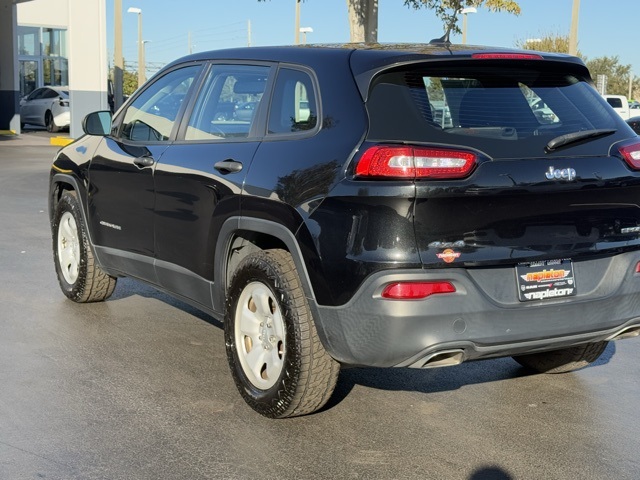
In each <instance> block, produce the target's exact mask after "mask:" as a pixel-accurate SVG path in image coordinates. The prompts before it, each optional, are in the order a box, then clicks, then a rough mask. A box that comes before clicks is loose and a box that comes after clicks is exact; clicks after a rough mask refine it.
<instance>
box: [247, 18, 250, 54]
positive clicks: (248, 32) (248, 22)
mask: <svg viewBox="0 0 640 480" xmlns="http://www.w3.org/2000/svg"><path fill="white" fill-rule="evenodd" d="M250 46H251V20H247V47H250Z"/></svg>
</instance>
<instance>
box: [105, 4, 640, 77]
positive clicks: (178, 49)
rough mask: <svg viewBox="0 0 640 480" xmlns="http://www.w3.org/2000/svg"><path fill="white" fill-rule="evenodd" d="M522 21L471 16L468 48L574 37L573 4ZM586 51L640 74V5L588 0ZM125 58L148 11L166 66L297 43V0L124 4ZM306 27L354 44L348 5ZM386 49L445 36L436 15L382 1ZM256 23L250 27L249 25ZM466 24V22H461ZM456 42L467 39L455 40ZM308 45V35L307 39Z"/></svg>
mask: <svg viewBox="0 0 640 480" xmlns="http://www.w3.org/2000/svg"><path fill="white" fill-rule="evenodd" d="M518 3H519V4H520V7H521V9H522V13H521V14H520V16H514V15H511V14H507V13H495V12H490V11H489V10H487V9H484V8H481V9H479V10H478V13H476V14H469V16H468V27H467V43H469V44H475V45H488V46H499V47H513V46H514V45H515V43H516V42H517V41H519V40H520V41H522V40H526V39H530V38H532V39H534V38H540V37H541V36H544V35H549V34H554V35H555V34H561V35H568V33H569V28H570V25H571V10H572V5H573V0H519V2H518ZM580 3H581V5H580V16H579V26H578V49H579V50H580V51H581V52H582V53H583V54H584V55H586V56H587V57H588V58H595V57H601V56H605V55H607V56H614V55H617V56H618V57H619V59H620V63H622V64H624V65H627V64H630V65H631V66H632V69H631V71H632V72H634V74H635V75H637V76H640V49H639V48H638V47H637V45H636V43H635V38H636V37H635V36H632V32H633V31H634V29H635V27H634V23H633V20H632V19H633V18H634V17H636V16H637V15H638V14H640V0H609V1H602V0H582V1H581V2H580ZM122 6H123V54H124V57H125V60H126V61H127V62H129V61H136V60H137V35H138V34H137V15H136V14H132V13H127V9H128V8H129V7H136V8H140V9H142V22H143V27H142V31H143V40H145V41H148V43H146V61H147V62H148V63H151V64H152V63H156V64H164V63H168V62H170V61H172V60H175V59H176V58H179V57H182V56H184V55H186V54H188V53H189V35H191V49H192V51H193V52H194V53H195V52H199V51H205V50H217V49H223V48H232V47H240V46H246V45H248V43H249V42H251V45H253V46H263V45H290V44H293V43H294V34H295V32H294V30H295V27H294V21H295V0H268V1H266V2H258V1H257V0H182V1H176V0H122ZM300 17H301V21H300V26H301V27H311V28H312V29H313V32H312V33H308V34H307V43H345V42H348V41H349V23H348V15H347V3H346V0H305V1H304V2H303V3H302V4H301V14H300ZM113 19H114V12H113V0H107V32H108V34H107V43H108V48H109V56H110V58H111V59H113ZM378 22H379V23H378V41H379V42H380V43H396V42H400V43H404V42H428V41H429V40H431V39H432V38H435V37H439V36H441V35H442V33H443V27H442V24H441V23H440V21H439V20H438V19H437V18H436V17H435V15H434V14H433V12H432V11H431V10H427V9H422V10H414V9H409V8H408V7H406V6H405V5H404V2H403V0H380V1H379V20H378ZM249 25H250V26H249ZM460 25H461V24H460ZM451 39H452V42H453V43H460V42H461V41H462V37H461V35H454V36H452V38H451ZM301 41H302V35H301Z"/></svg>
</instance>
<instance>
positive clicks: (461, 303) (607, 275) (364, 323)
mask: <svg viewBox="0 0 640 480" xmlns="http://www.w3.org/2000/svg"><path fill="white" fill-rule="evenodd" d="M639 261H640V253H639V252H629V253H624V254H620V255H617V256H614V257H610V258H601V259H597V260H587V261H578V262H574V270H575V278H576V286H577V288H578V294H577V295H576V296H573V297H565V298H557V299H546V300H541V301H532V302H525V303H523V302H520V301H519V300H518V293H517V288H516V279H515V269H514V268H512V267H504V268H488V269H477V270H473V269H440V270H419V271H416V270H400V271H395V270H394V271H387V272H381V273H378V274H375V275H373V276H371V277H369V278H368V279H367V281H366V282H364V284H363V285H362V286H361V288H360V289H359V290H358V293H357V294H356V295H355V296H354V297H353V298H352V299H351V301H350V302H349V303H348V304H346V305H343V306H341V307H322V306H319V307H318V313H319V318H318V322H317V324H318V330H319V332H320V334H321V335H322V337H323V340H324V344H325V347H326V349H327V350H328V351H329V353H330V354H331V355H332V356H333V357H334V358H335V359H336V360H338V361H340V362H342V363H345V364H351V365H367V366H378V367H394V366H399V367H427V366H437V362H435V364H431V363H430V360H431V359H432V358H433V357H434V355H435V356H436V358H445V359H447V358H452V357H454V358H455V361H453V363H459V361H466V360H475V359H480V358H490V357H501V356H510V355H517V354H525V353H532V352H536V351H543V350H553V349H557V348H564V347H569V346H572V345H577V344H580V343H589V342H596V341H602V340H610V339H613V338H614V337H615V336H616V335H618V334H620V333H622V332H624V331H627V330H628V329H629V328H633V327H640V274H636V273H635V265H636V264H637V263H638V262H639ZM429 280H439V281H441V280H447V281H450V282H451V283H453V284H454V285H455V287H456V292H455V293H450V294H442V295H433V296H431V297H428V298H427V299H424V300H417V301H415V300H414V301H398V300H385V299H382V298H380V293H381V292H382V289H383V288H384V286H385V285H386V284H388V283H391V282H397V281H429ZM451 352H452V353H451ZM453 363H450V364H453ZM444 364H447V362H446V361H445V362H444Z"/></svg>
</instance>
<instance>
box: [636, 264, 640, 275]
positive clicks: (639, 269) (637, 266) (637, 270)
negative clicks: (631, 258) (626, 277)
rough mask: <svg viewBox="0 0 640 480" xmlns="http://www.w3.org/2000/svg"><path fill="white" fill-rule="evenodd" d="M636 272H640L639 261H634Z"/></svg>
mask: <svg viewBox="0 0 640 480" xmlns="http://www.w3.org/2000/svg"><path fill="white" fill-rule="evenodd" d="M636 273H640V262H638V263H636Z"/></svg>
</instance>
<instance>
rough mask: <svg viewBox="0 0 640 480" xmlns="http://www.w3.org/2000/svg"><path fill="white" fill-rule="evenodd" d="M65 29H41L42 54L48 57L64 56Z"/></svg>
mask: <svg viewBox="0 0 640 480" xmlns="http://www.w3.org/2000/svg"><path fill="white" fill-rule="evenodd" d="M66 33H67V32H66V31H65V30H58V29H55V28H43V29H42V50H43V52H42V54H43V55H45V56H48V57H65V56H66V49H67V45H66Z"/></svg>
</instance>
